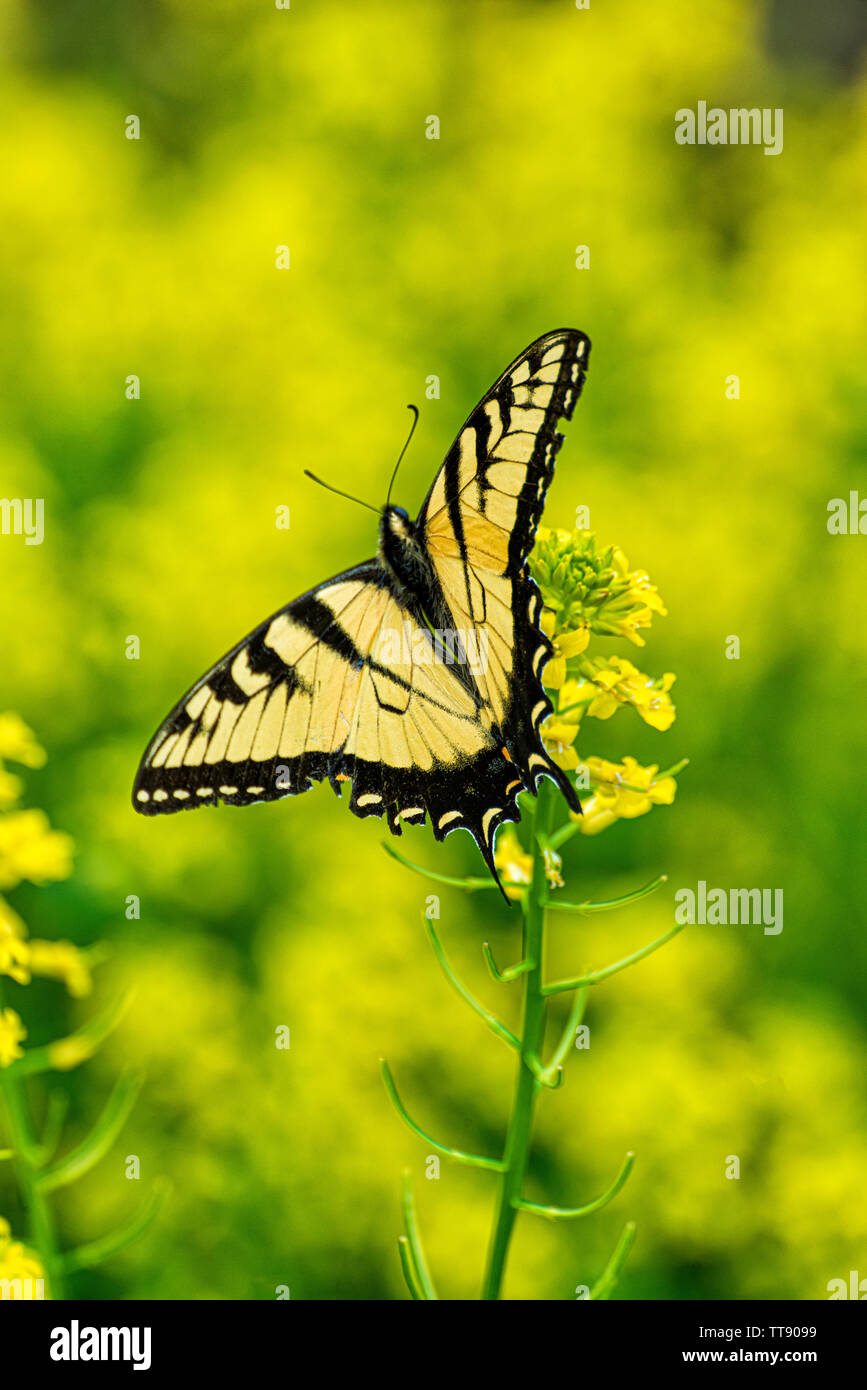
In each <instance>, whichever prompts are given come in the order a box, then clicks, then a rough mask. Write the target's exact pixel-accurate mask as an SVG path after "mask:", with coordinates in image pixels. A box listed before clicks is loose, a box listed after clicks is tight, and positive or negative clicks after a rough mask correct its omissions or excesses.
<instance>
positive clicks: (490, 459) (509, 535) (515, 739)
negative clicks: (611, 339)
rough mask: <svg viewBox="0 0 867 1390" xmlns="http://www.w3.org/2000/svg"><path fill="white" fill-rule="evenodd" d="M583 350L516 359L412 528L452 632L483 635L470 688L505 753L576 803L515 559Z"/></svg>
mask: <svg viewBox="0 0 867 1390" xmlns="http://www.w3.org/2000/svg"><path fill="white" fill-rule="evenodd" d="M589 352H590V343H589V340H588V339H587V338H586V337H585V336H584V334H583V333H578V332H577V331H575V330H574V329H561V330H558V331H556V332H554V333H548V334H546V335H545V336H544V337H542V338H539V339H538V341H537V342H535V343H532V344H531V346H530V347H529V348H527V350H526V351H525V352H523V353H522V354H521V355H520V357H517V358H516V359H515V361H514V362H513V363H512V365H511V366H510V367H508V368H507V369H506V371H505V372H504V373H503V375H502V376H501V377H500V378H499V380H498V381H496V382H495V383H494V385H493V386H492V387H491V389H490V391H489V392H488V393H487V395H486V396H485V397H484V398H483V399H482V401H481V402H480V403H479V405H478V406H477V407H476V409H475V410H474V411H473V412H472V414H471V415H470V417H469V419H468V420H467V421H466V423H465V425H464V426H463V428H462V429H461V431H460V433H459V434H458V436H457V438H456V440H455V442H454V444H453V445H452V447H451V449H450V450H449V452H448V454H447V456H446V460H445V462H444V464H443V466H442V468H441V469H440V471H439V473H438V474H437V476H436V478H435V479H434V483H433V486H432V487H431V490H430V492H429V494H428V496H427V498H426V500H425V502H424V505H423V507H422V509H421V512H420V514H419V518H418V522H417V526H418V529H419V531H420V534H421V536H422V537H423V539H424V542H425V544H426V546H427V550H428V554H429V556H430V559H431V562H432V565H433V568H434V572H435V574H436V576H437V579H438V580H439V584H440V589H441V592H442V595H443V599H444V602H445V604H446V606H447V607H448V610H449V612H450V614H451V618H452V621H453V622H454V624H455V627H456V628H459V629H463V630H466V629H467V628H469V629H470V631H472V632H474V633H476V634H477V638H478V640H481V638H482V636H484V639H485V644H486V651H487V663H486V670H485V671H484V672H483V673H482V675H481V676H480V677H479V678H478V686H479V691H480V694H481V695H482V697H483V699H484V700H485V702H486V703H487V706H488V708H489V710H490V714H491V717H492V720H493V722H494V724H495V726H496V727H497V728H498V729H499V731H500V732H501V734H502V738H503V742H504V744H505V746H506V748H507V749H508V752H509V755H510V757H511V758H512V760H513V762H514V763H515V765H516V766H517V767H518V768H519V770H520V772H521V774H522V777H523V778H524V781H525V782H526V785H527V786H528V787H529V788H531V789H535V786H536V783H537V781H538V778H539V777H540V776H543V775H545V774H546V773H547V774H548V775H550V776H552V777H554V778H555V780H557V781H558V782H559V783H560V785H561V787H562V789H563V791H564V794H565V795H566V796H567V798H568V799H569V801H570V802H571V803H572V804H573V806H576V807H577V797H576V796H575V792H574V790H573V789H572V786H571V784H570V783H569V782H568V780H567V779H566V778H565V777H564V775H563V774H562V773H561V772H560V770H559V768H557V767H556V765H555V764H554V763H553V762H552V761H551V759H550V758H549V757H548V754H547V753H546V751H545V749H544V746H543V744H542V740H541V738H540V736H539V732H538V730H539V726H540V724H541V722H542V720H543V719H544V718H545V717H546V715H547V714H549V713H550V711H551V703H550V701H549V700H548V697H547V696H546V695H545V693H544V690H543V689H542V685H541V681H540V674H541V670H542V668H543V666H544V664H545V661H546V660H547V659H548V657H549V656H550V653H551V645H550V643H549V642H548V640H547V638H546V637H545V636H544V635H543V634H542V632H541V631H540V629H539V613H540V607H541V601H540V596H539V591H538V588H537V587H536V585H535V583H534V582H533V580H532V579H531V578H530V577H529V573H528V569H527V564H526V561H527V557H528V555H529V553H530V550H531V549H532V545H533V540H534V537H535V534H536V527H537V525H538V522H539V517H540V516H541V514H542V508H543V506H544V503H545V494H546V492H547V490H548V486H549V484H550V481H551V478H552V476H553V472H554V459H555V457H556V455H557V451H558V450H559V448H560V445H561V444H562V442H563V436H562V435H561V434H560V433H559V432H558V430H557V423H558V421H559V420H560V419H561V418H565V419H569V418H570V417H571V415H572V411H573V410H574V408H575V404H576V402H577V400H578V397H579V395H580V393H581V388H582V386H583V384H584V377H585V374H586V370H587V361H588V357H589Z"/></svg>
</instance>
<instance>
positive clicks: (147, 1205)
mask: <svg viewBox="0 0 867 1390" xmlns="http://www.w3.org/2000/svg"><path fill="white" fill-rule="evenodd" d="M169 1189H170V1184H169V1183H168V1182H167V1181H166V1180H165V1179H164V1178H157V1180H156V1181H155V1182H154V1185H153V1187H152V1188H151V1191H150V1192H149V1194H148V1196H147V1197H146V1198H145V1200H144V1202H143V1203H142V1205H141V1207H140V1208H139V1210H138V1211H137V1212H136V1214H135V1216H133V1217H132V1219H131V1220H130V1221H127V1222H125V1223H124V1225H123V1226H119V1227H118V1229H117V1230H116V1231H111V1232H110V1233H109V1234H108V1235H105V1236H102V1237H100V1239H99V1240H92V1241H90V1242H88V1244H87V1245H79V1246H77V1247H76V1249H74V1250H69V1251H67V1253H66V1254H65V1255H64V1256H63V1267H64V1269H65V1270H66V1271H67V1272H71V1271H72V1270H76V1269H93V1267H94V1266H95V1265H98V1264H101V1263H102V1261H103V1260H109V1259H111V1258H112V1256H114V1255H117V1254H119V1253H120V1251H121V1250H125V1249H126V1248H127V1246H128V1245H132V1243H133V1241H135V1240H138V1239H139V1237H140V1236H143V1235H144V1233H145V1231H146V1230H147V1229H148V1227H149V1226H151V1225H152V1224H153V1222H154V1221H155V1220H156V1218H157V1216H158V1215H159V1213H160V1209H161V1207H162V1205H163V1203H164V1201H165V1199H166V1197H167V1196H168V1193H169Z"/></svg>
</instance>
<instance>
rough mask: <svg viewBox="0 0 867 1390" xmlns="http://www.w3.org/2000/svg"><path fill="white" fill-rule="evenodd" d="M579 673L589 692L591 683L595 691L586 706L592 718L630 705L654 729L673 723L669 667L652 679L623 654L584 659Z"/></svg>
mask: <svg viewBox="0 0 867 1390" xmlns="http://www.w3.org/2000/svg"><path fill="white" fill-rule="evenodd" d="M582 673H583V675H584V676H585V677H586V679H587V681H588V682H589V685H588V687H587V690H588V693H591V692H592V688H593V686H595V687H596V689H597V691H598V694H597V695H596V696H595V698H594V699H593V700H592V702H591V703H590V704H589V705H588V708H587V713H588V714H589V715H591V716H592V717H593V718H594V719H610V718H611V716H612V714H614V713H615V712H616V710H617V708H618V706H619V705H631V706H632V708H633V709H634V710H635V712H636V714H638V715H639V716H640V718H641V719H643V720H644V722H645V724H649V725H650V726H651V728H653V729H660V730H665V729H670V728H671V726H672V724H673V723H674V720H675V715H676V711H675V707H674V705H673V703H672V701H671V697H670V695H669V693H668V692H669V691H670V690H671V687H672V686H673V685H674V682H675V679H676V677H675V676H674V675H673V674H672V672H671V671H666V673H665V675H663V676H660V677H659V679H657V680H654V679H653V677H652V676H645V675H644V674H643V673H642V672H641V671H639V670H638V668H637V666H633V664H632V662H631V661H627V660H626V658H625V657H621V656H610V657H607V658H602V657H596V658H595V659H594V660H590V661H586V662H584V663H583V665H582ZM579 698H580V697H579Z"/></svg>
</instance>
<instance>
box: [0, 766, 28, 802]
mask: <svg viewBox="0 0 867 1390" xmlns="http://www.w3.org/2000/svg"><path fill="white" fill-rule="evenodd" d="M22 786H23V783H22V781H21V778H20V777H15V776H13V774H12V773H11V772H7V771H6V769H5V767H4V766H3V764H2V763H0V811H8V809H9V807H10V806H14V805H15V803H16V802H17V800H18V798H19V796H20V795H21V788H22Z"/></svg>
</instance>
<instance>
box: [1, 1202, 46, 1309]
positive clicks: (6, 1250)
mask: <svg viewBox="0 0 867 1390" xmlns="http://www.w3.org/2000/svg"><path fill="white" fill-rule="evenodd" d="M44 1277H45V1271H44V1269H43V1268H42V1265H41V1264H40V1262H39V1259H38V1258H37V1256H36V1255H35V1254H34V1253H33V1251H32V1250H28V1249H26V1247H25V1246H23V1245H22V1244H21V1242H20V1241H17V1240H15V1241H13V1239H12V1231H11V1228H10V1225H9V1222H8V1221H7V1220H5V1218H4V1217H2V1216H0V1279H20V1280H21V1281H22V1289H21V1294H22V1297H29V1298H36V1297H37V1296H38V1295H37V1291H36V1289H35V1288H33V1286H32V1285H31V1284H30V1283H29V1282H28V1281H30V1280H32V1279H43V1278H44Z"/></svg>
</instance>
